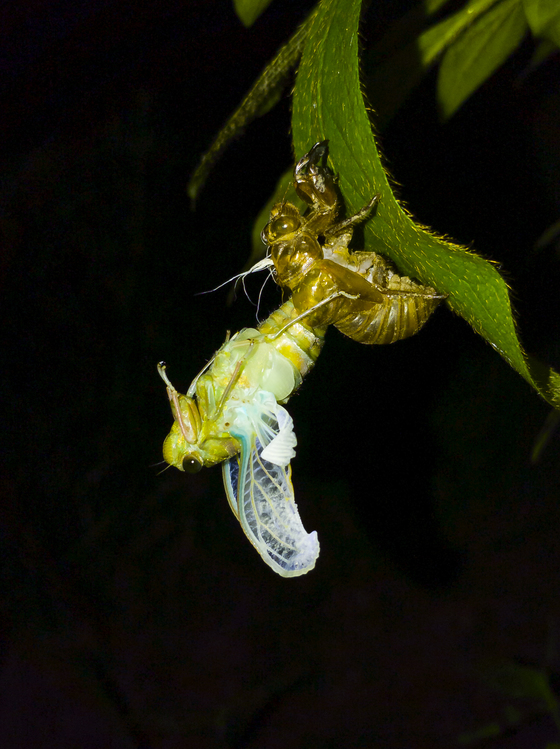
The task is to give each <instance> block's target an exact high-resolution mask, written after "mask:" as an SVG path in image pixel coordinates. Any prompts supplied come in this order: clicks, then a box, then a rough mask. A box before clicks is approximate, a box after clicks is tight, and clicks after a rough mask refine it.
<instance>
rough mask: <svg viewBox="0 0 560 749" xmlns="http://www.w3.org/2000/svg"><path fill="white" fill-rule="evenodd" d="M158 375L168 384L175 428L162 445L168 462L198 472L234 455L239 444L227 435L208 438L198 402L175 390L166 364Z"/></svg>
mask: <svg viewBox="0 0 560 749" xmlns="http://www.w3.org/2000/svg"><path fill="white" fill-rule="evenodd" d="M158 372H159V374H160V376H161V378H162V379H163V381H164V382H165V384H166V385H167V395H168V397H169V402H170V403H171V412H172V414H173V419H174V421H173V425H172V427H171V431H170V432H169V434H168V435H167V437H166V438H165V440H164V443H163V457H164V460H165V461H166V463H169V465H171V466H175V468H178V469H179V470H180V471H186V472H187V473H197V472H198V471H200V469H201V468H202V467H203V466H213V465H216V463H221V462H222V461H223V460H227V459H228V458H231V457H232V456H233V455H235V454H236V453H237V452H238V451H239V443H238V441H237V440H236V439H235V437H232V436H231V435H230V434H228V433H227V432H224V433H223V434H218V435H214V436H212V437H210V438H207V436H206V434H205V432H206V430H205V429H204V428H203V424H202V419H201V416H200V412H199V409H198V405H197V402H196V400H195V399H194V398H192V397H191V396H190V395H181V393H179V392H177V390H176V389H175V388H174V387H173V385H172V384H171V382H170V381H169V378H168V377H167V374H166V372H165V364H163V362H160V363H159V364H158Z"/></svg>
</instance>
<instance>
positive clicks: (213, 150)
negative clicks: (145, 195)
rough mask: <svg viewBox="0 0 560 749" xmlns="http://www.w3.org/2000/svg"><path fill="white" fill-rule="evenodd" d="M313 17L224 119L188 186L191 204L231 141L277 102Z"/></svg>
mask: <svg viewBox="0 0 560 749" xmlns="http://www.w3.org/2000/svg"><path fill="white" fill-rule="evenodd" d="M313 13H314V11H311V14H310V16H308V18H307V19H306V20H305V21H304V22H303V23H302V25H301V26H300V27H299V28H298V29H297V30H296V31H295V32H294V34H292V36H291V37H290V39H289V40H288V41H287V42H286V44H283V45H282V47H280V49H279V50H278V52H277V53H276V55H275V57H274V58H273V59H272V60H271V61H270V62H269V63H268V65H267V66H266V68H265V69H264V70H263V71H262V73H261V74H260V75H259V77H258V78H257V80H256V81H255V83H254V84H253V85H252V86H251V88H250V90H249V91H248V93H247V94H246V95H245V97H244V99H243V101H242V102H241V104H240V105H239V106H238V107H237V109H236V110H235V112H233V114H232V115H230V117H229V118H228V119H227V121H226V123H225V125H224V126H223V127H222V128H221V130H220V132H219V133H218V135H217V136H216V138H215V139H214V142H213V143H212V145H211V146H210V148H209V149H208V150H207V151H206V152H205V153H204V154H203V156H202V158H201V160H200V162H199V164H198V166H197V167H196V169H195V171H194V172H193V174H192V175H191V178H190V179H189V184H188V186H187V192H188V195H189V198H190V199H191V200H192V201H193V203H194V202H195V200H196V198H197V197H198V194H199V192H200V190H201V189H202V187H203V185H204V183H205V182H206V180H207V179H208V175H209V174H210V172H211V171H212V168H213V166H214V164H215V163H216V161H217V160H218V159H219V158H220V156H221V155H222V153H223V152H224V151H225V149H226V148H227V146H228V145H229V144H230V143H231V141H232V140H233V139H234V138H235V137H237V136H238V135H240V134H241V133H242V132H243V130H244V129H245V128H246V127H247V126H248V125H249V124H250V123H251V122H252V121H253V120H254V119H256V118H257V117H260V116H262V115H263V114H265V113H266V112H268V110H269V109H271V108H272V107H273V106H274V105H275V104H276V103H277V102H278V101H279V99H280V96H281V93H282V90H283V89H284V87H285V85H286V82H287V80H288V76H289V75H290V73H291V71H292V68H294V67H295V65H296V64H297V62H298V60H299V58H300V56H301V51H302V49H303V43H304V41H305V37H306V35H307V28H308V25H309V22H310V20H311V18H312V17H313Z"/></svg>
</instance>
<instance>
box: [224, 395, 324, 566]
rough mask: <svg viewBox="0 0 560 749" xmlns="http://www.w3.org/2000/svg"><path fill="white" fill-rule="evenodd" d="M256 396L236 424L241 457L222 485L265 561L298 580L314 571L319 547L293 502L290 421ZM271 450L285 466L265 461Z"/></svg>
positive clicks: (228, 468)
mask: <svg viewBox="0 0 560 749" xmlns="http://www.w3.org/2000/svg"><path fill="white" fill-rule="evenodd" d="M258 395H259V396H261V397H259V398H257V399H255V403H254V404H252V405H251V406H250V407H248V408H244V409H243V411H242V413H240V414H238V416H237V418H236V419H235V425H234V428H233V431H232V434H234V435H235V436H236V437H237V438H238V439H239V440H240V442H241V452H240V454H239V455H238V456H236V457H234V458H231V459H230V460H229V461H227V462H226V463H224V466H223V476H224V485H225V489H226V494H227V495H228V501H229V503H230V506H231V508H232V510H233V512H234V513H235V515H236V516H237V518H238V519H239V522H240V523H241V526H242V528H243V530H244V531H245V534H246V535H247V537H248V539H249V541H251V543H252V544H253V546H254V547H255V548H256V549H257V551H258V552H259V554H260V555H261V556H262V558H263V559H264V561H265V562H266V563H267V564H268V565H269V566H270V567H272V569H273V570H274V571H275V572H277V573H278V574H279V575H282V577H296V576H298V575H304V574H305V573H306V572H309V571H310V570H312V569H313V568H314V567H315V562H316V560H317V557H318V556H319V541H318V539H317V533H316V532H315V531H313V533H307V531H306V530H305V528H304V527H303V523H302V522H301V518H300V516H299V512H298V509H297V506H296V503H295V500H294V489H293V486H292V481H291V469H290V465H289V461H290V459H291V458H292V457H293V456H294V455H295V452H294V450H293V447H294V445H295V444H296V438H295V434H294V433H293V422H292V419H291V417H290V415H289V414H288V412H287V411H286V410H285V409H284V408H283V407H282V406H279V405H278V404H277V403H276V400H275V399H274V396H271V394H270V393H263V392H262V391H261V392H260V393H259V394H258ZM263 396H264V397H263ZM271 398H272V401H273V403H272V402H271V400H270V399H271ZM257 433H258V435H259V437H257ZM259 438H260V439H263V443H261V441H260V439H259ZM264 443H266V444H264ZM274 443H276V445H275V444H274ZM268 448H270V450H269V453H268V455H267V457H269V458H272V459H274V460H278V461H280V462H283V463H284V465H278V463H276V462H272V461H271V460H266V459H265V457H264V456H265V454H266V451H267V449H268Z"/></svg>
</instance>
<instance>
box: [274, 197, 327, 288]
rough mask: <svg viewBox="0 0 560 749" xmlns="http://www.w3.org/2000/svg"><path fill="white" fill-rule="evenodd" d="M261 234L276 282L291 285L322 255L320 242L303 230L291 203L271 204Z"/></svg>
mask: <svg viewBox="0 0 560 749" xmlns="http://www.w3.org/2000/svg"><path fill="white" fill-rule="evenodd" d="M261 236H262V240H263V242H264V243H265V244H266V245H268V246H269V247H270V257H271V259H272V262H273V263H274V268H275V269H276V273H277V275H278V283H279V284H280V286H285V287H287V288H289V289H294V288H295V287H296V286H297V285H298V284H299V282H300V281H301V280H302V279H303V277H304V276H305V274H306V273H307V272H308V271H309V270H310V269H311V267H312V266H313V265H314V264H315V263H316V262H317V261H318V260H321V259H322V257H323V251H322V249H321V245H320V244H319V242H318V241H317V239H316V238H315V237H314V236H313V235H312V234H310V233H309V232H308V231H306V230H305V227H304V221H303V219H302V217H301V215H300V213H299V211H298V209H297V208H296V207H295V205H292V203H278V204H277V205H275V206H274V207H273V209H272V211H271V212H270V221H269V222H268V224H267V225H266V226H265V227H264V229H263V231H262V235H261Z"/></svg>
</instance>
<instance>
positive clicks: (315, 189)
mask: <svg viewBox="0 0 560 749" xmlns="http://www.w3.org/2000/svg"><path fill="white" fill-rule="evenodd" d="M327 143H328V141H322V142H320V143H316V144H315V145H314V146H313V148H312V149H311V150H310V151H309V153H307V154H305V156H304V157H303V158H302V159H300V161H299V162H298V163H297V164H296V167H295V169H294V187H295V190H296V193H297V194H298V196H299V197H300V198H301V199H302V200H303V201H304V202H305V203H307V205H308V206H309V209H308V211H307V213H306V214H305V215H304V216H302V215H301V213H300V212H299V210H298V209H297V208H296V206H295V205H293V203H288V202H282V203H277V204H276V205H275V206H274V207H273V209H272V211H271V214H270V221H269V222H268V223H267V225H266V226H265V227H264V229H263V231H262V239H263V242H264V243H265V244H266V245H267V246H268V248H269V251H270V264H271V265H273V266H274V270H275V276H276V281H277V283H278V284H279V285H280V286H281V287H283V288H286V289H289V290H290V291H291V299H292V302H293V304H294V307H295V309H296V311H297V312H298V314H300V315H304V314H305V315H306V316H307V324H309V325H311V326H314V325H315V326H326V325H334V326H335V327H336V328H338V329H339V330H340V331H341V332H342V333H344V334H345V335H347V336H349V337H350V338H352V339H353V340H355V341H359V342H360V343H393V342H394V341H398V340H400V339H402V338H408V337H409V336H411V335H414V333H416V332H418V330H420V328H421V327H422V326H423V325H424V323H425V322H426V320H427V319H428V318H429V316H430V315H431V314H432V312H433V311H434V309H435V308H436V307H437V305H438V304H439V302H440V301H441V299H443V298H444V296H442V295H440V294H438V293H437V292H436V290H435V289H433V288H431V287H430V286H423V285H422V284H419V283H417V282H415V281H412V280H411V279H410V278H408V277H407V276H399V275H398V274H397V273H396V272H395V271H394V270H393V268H392V266H391V264H390V263H389V261H388V260H386V259H385V258H383V257H382V256H381V255H378V254H377V253H375V252H351V251H349V249H348V245H349V243H350V240H351V239H352V232H353V228H354V226H355V225H356V224H358V223H360V222H361V221H364V220H365V219H366V218H367V217H368V216H369V214H370V213H371V211H372V210H373V208H374V207H375V205H376V203H377V202H378V200H379V196H378V195H375V196H374V197H373V198H372V199H371V200H370V202H369V203H368V204H367V205H366V206H364V208H362V209H361V210H360V211H358V213H356V214H354V215H353V216H351V217H350V218H347V219H345V220H343V221H338V213H339V207H340V204H339V200H338V196H337V193H336V189H335V184H334V180H333V176H332V174H331V172H330V171H329V170H328V169H327V168H325V167H323V166H321V163H320V162H321V160H322V158H323V156H325V155H326V153H327ZM260 266H261V267H262V263H261V264H260Z"/></svg>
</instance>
